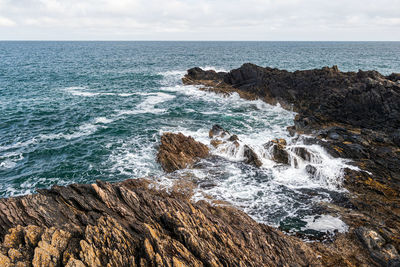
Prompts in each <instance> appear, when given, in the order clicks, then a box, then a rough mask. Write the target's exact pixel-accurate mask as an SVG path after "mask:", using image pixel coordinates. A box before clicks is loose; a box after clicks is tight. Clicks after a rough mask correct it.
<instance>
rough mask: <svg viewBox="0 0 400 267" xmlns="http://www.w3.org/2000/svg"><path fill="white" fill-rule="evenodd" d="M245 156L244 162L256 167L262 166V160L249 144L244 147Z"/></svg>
mask: <svg viewBox="0 0 400 267" xmlns="http://www.w3.org/2000/svg"><path fill="white" fill-rule="evenodd" d="M243 156H244V158H245V160H244V163H246V164H250V165H253V166H255V167H261V166H262V162H261V160H260V159H259V158H258V156H257V154H256V152H254V151H253V149H251V148H250V147H249V146H248V145H244V147H243Z"/></svg>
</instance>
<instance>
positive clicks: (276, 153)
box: [264, 139, 289, 164]
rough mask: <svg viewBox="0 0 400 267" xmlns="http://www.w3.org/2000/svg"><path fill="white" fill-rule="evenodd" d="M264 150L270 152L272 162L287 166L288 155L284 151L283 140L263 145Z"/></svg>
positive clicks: (284, 143)
mask: <svg viewBox="0 0 400 267" xmlns="http://www.w3.org/2000/svg"><path fill="white" fill-rule="evenodd" d="M264 148H265V149H268V150H269V151H270V153H271V155H272V159H273V160H274V161H276V162H278V163H282V164H289V153H288V152H287V151H286V150H285V148H286V141H285V139H275V140H271V141H269V142H267V143H266V144H264Z"/></svg>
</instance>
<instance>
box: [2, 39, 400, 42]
mask: <svg viewBox="0 0 400 267" xmlns="http://www.w3.org/2000/svg"><path fill="white" fill-rule="evenodd" d="M0 42H400V40H101V39H99V40H85V39H71V40H69V39H64V40H57V39H43V40H35V39H4V40H1V39H0Z"/></svg>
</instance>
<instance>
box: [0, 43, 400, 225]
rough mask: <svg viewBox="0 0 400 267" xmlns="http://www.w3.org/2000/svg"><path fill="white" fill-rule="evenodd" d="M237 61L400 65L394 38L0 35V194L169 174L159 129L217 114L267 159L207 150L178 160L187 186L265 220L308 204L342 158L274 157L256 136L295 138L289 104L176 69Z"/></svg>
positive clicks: (197, 131) (195, 126)
mask: <svg viewBox="0 0 400 267" xmlns="http://www.w3.org/2000/svg"><path fill="white" fill-rule="evenodd" d="M245 62H252V63H255V64H258V65H261V66H270V67H278V68H284V69H288V70H296V69H310V68H320V67H323V66H326V65H329V66H331V65H338V67H339V69H341V70H344V71H357V70H358V69H363V70H369V69H375V70H378V71H380V72H382V73H384V74H390V73H391V72H400V43H399V42H367V43H357V42H354V43H346V42H0V104H1V106H0V197H7V196H15V195H21V194H27V193H32V192H34V191H35V188H48V187H50V186H51V185H53V184H60V185H65V184H70V183H91V182H94V181H95V180H97V179H100V180H105V181H111V182H115V181H121V180H124V179H127V178H138V177H153V178H154V179H156V180H159V182H160V183H161V184H162V185H165V186H168V185H169V184H172V183H173V182H174V179H176V177H171V176H165V175H164V173H163V172H162V170H161V169H160V167H159V165H158V164H157V163H156V161H155V155H156V151H157V145H158V142H159V139H160V135H161V134H162V132H165V131H172V132H183V133H185V134H189V135H192V136H193V137H195V139H197V140H199V141H203V142H205V143H207V144H208V142H209V140H208V137H207V133H208V130H209V129H210V128H211V127H212V125H213V124H216V123H217V124H220V125H222V126H223V127H225V128H227V129H228V130H230V131H231V132H233V133H236V134H238V135H239V137H240V139H241V140H242V141H243V143H246V144H249V145H251V146H252V147H253V148H254V149H255V150H256V151H257V153H259V155H260V156H261V157H264V161H263V162H264V167H263V168H262V169H261V170H257V169H253V168H251V167H248V166H244V165H243V164H241V163H240V157H241V155H240V151H236V152H232V153H230V154H229V153H227V152H226V151H220V150H213V154H215V155H217V156H218V157H217V159H214V160H213V161H208V162H207V161H205V162H204V165H205V167H204V168H200V169H196V170H186V171H189V172H191V173H192V175H193V177H195V179H194V180H195V182H196V184H198V185H199V189H198V191H197V193H196V196H195V197H196V198H200V199H201V198H202V196H203V195H204V194H208V195H211V196H213V197H214V198H217V199H223V200H227V201H229V202H231V203H233V204H235V205H237V206H239V207H241V208H243V209H244V210H245V211H246V212H248V213H249V214H250V215H252V216H253V217H255V218H256V219H258V220H259V221H263V222H267V223H270V224H279V223H280V222H282V221H283V220H285V219H287V218H289V217H290V218H291V217H293V216H294V217H296V216H300V217H301V218H305V216H309V215H310V214H311V215H312V214H313V212H311V211H309V210H310V207H311V206H312V205H313V203H315V202H316V201H319V200H323V201H329V200H330V198H331V196H332V192H340V191H341V190H343V189H341V188H340V184H341V177H340V173H341V168H342V167H343V166H344V164H346V163H345V161H334V160H332V159H330V158H329V157H328V156H327V155H325V154H324V152H323V151H320V150H319V149H320V148H317V147H316V148H312V149H314V150H315V153H316V155H317V154H318V155H319V156H316V157H317V158H319V160H316V161H315V162H313V164H316V165H318V164H320V165H321V166H327V165H329V166H331V168H328V171H327V172H326V173H322V174H321V176H320V177H319V178H318V179H317V180H315V179H311V178H310V177H308V176H307V175H305V174H304V170H302V169H300V170H299V169H295V168H293V167H291V168H284V167H282V166H277V165H276V164H274V163H272V162H271V161H269V160H268V155H264V154H265V151H262V149H261V147H262V144H263V143H265V142H267V141H269V140H270V139H272V138H276V137H280V138H286V139H287V140H288V142H289V143H290V144H292V145H293V146H296V145H297V146H298V145H301V142H300V141H298V140H297V141H296V140H292V139H291V138H290V137H289V136H288V134H287V132H286V130H285V128H286V127H287V126H289V125H292V124H293V118H294V116H295V114H294V113H292V112H289V111H285V110H283V109H281V108H279V107H272V106H269V105H266V104H264V103H262V102H260V101H246V100H241V99H239V98H238V97H237V96H231V97H228V98H224V97H222V96H219V95H215V94H213V93H206V92H201V91H199V90H198V89H197V88H195V87H193V86H183V85H182V83H181V81H180V78H181V77H182V76H183V75H184V74H185V70H187V69H188V68H191V67H194V66H200V67H204V68H210V69H217V70H230V69H232V68H237V67H239V66H240V65H241V64H243V63H245ZM299 142H300V143H299ZM263 153H264V154H263ZM183 172H185V171H183ZM205 183H208V184H212V186H206V185H205ZM310 190H311V191H312V192H313V193H312V194H311V193H310ZM310 196H312V197H310Z"/></svg>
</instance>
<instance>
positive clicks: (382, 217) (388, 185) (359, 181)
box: [183, 64, 400, 266]
mask: <svg viewBox="0 0 400 267" xmlns="http://www.w3.org/2000/svg"><path fill="white" fill-rule="evenodd" d="M194 73H195V75H193V74H194ZM399 77H400V74H391V75H389V76H384V75H381V74H380V73H378V72H376V71H361V70H360V71H358V72H341V71H339V69H338V68H337V67H336V66H333V67H332V68H329V67H324V68H322V69H314V70H304V71H295V72H289V71H286V70H279V69H273V68H263V67H259V66H256V65H253V64H244V65H243V66H241V67H240V68H238V69H235V70H232V71H230V72H229V73H223V72H220V73H215V72H213V71H204V70H201V69H199V68H196V69H191V70H189V71H188V74H187V75H185V77H184V78H183V82H184V83H185V84H200V85H203V86H204V88H205V90H211V91H215V92H220V93H223V94H230V93H232V92H237V93H239V95H240V96H241V97H243V98H246V99H256V98H258V99H262V100H264V101H265V102H267V103H270V104H276V103H280V104H281V106H282V107H284V108H286V109H290V110H294V111H296V112H297V113H298V115H297V116H296V118H295V121H294V124H295V125H294V126H292V127H289V128H288V131H289V133H290V134H291V135H292V136H293V135H294V134H295V133H296V132H297V133H299V134H302V133H306V134H311V135H313V136H314V137H315V138H308V139H307V140H306V142H308V144H319V145H321V146H323V147H324V148H325V149H326V150H327V151H328V152H329V153H330V154H331V155H332V156H334V157H341V158H350V159H352V160H353V162H354V164H355V165H356V166H358V167H359V168H360V171H357V170H350V169H346V170H345V180H344V186H345V187H346V188H347V189H348V190H349V191H350V196H351V198H350V199H349V202H350V203H348V204H346V205H345V206H335V205H333V204H332V205H329V207H326V209H327V212H329V211H335V212H340V214H341V216H342V218H343V219H344V220H345V222H346V223H347V224H348V225H350V231H349V234H348V236H352V237H354V238H350V239H349V240H350V241H349V240H348V242H350V243H354V242H356V243H357V242H358V243H360V244H362V245H363V246H364V251H368V253H369V256H370V259H371V260H372V261H373V262H374V264H376V265H381V266H398V265H400V257H399V254H398V251H400V238H399V237H400V223H399V222H400V209H399V207H400V194H399V192H400V78H399ZM269 147H271V148H274V149H273V151H272V152H273V154H275V155H276V158H277V159H278V160H279V161H281V162H282V163H285V162H286V155H284V154H282V153H278V152H282V151H284V150H280V149H279V145H277V144H273V143H269ZM293 152H294V153H296V154H297V155H298V156H299V157H301V158H308V157H309V156H310V155H309V154H307V153H306V151H300V150H299V151H293ZM307 171H308V172H309V173H310V174H311V175H314V174H315V173H316V170H315V169H313V168H312V166H310V167H308V168H307ZM360 227H361V228H360ZM362 229H364V230H365V229H368V231H364V230H362ZM355 233H357V234H355ZM363 233H369V234H371V233H377V234H378V235H379V236H380V237H381V238H382V240H383V241H382V242H380V241H379V242H378V243H379V244H378V243H376V244H378V245H376V246H375V245H374V244H375V243H374V242H372V241H371V242H372V243H371V242H369V241H368V242H367V241H365V240H367V238H366V237H365V236H366V234H363ZM371 235H373V234H371ZM371 244H372V245H371Z"/></svg>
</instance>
